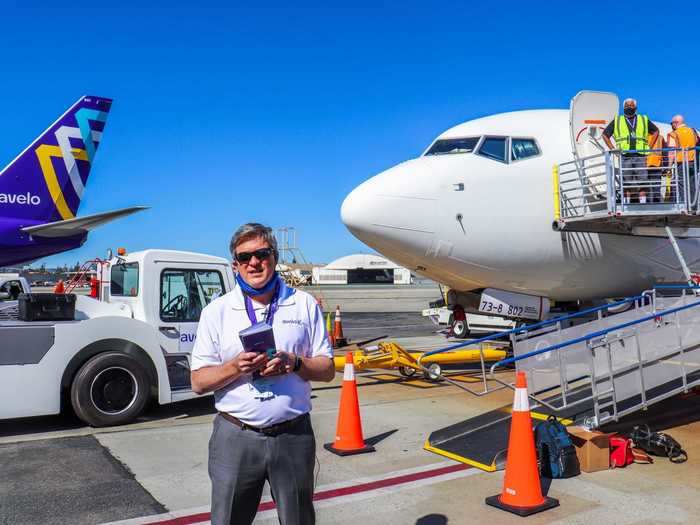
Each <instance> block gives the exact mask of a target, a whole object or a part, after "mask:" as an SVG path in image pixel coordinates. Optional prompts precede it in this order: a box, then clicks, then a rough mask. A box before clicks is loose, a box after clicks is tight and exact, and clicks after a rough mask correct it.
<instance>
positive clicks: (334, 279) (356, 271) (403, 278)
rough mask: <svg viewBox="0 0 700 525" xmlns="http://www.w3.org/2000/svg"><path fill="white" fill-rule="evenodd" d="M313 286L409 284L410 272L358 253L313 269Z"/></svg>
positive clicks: (376, 256) (379, 258)
mask: <svg viewBox="0 0 700 525" xmlns="http://www.w3.org/2000/svg"><path fill="white" fill-rule="evenodd" d="M312 280H313V284H411V272H410V271H409V270H408V269H407V268H404V267H402V266H399V265H397V264H396V263H393V262H391V261H390V260H389V259H386V258H384V257H382V256H380V255H374V254H366V253H359V254H355V255H347V256H345V257H341V258H340V259H336V260H335V261H333V262H332V263H330V264H328V265H326V266H324V267H316V268H314V269H313V277H312Z"/></svg>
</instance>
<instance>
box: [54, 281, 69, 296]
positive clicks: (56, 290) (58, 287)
mask: <svg viewBox="0 0 700 525" xmlns="http://www.w3.org/2000/svg"><path fill="white" fill-rule="evenodd" d="M53 293H66V287H65V285H64V284H63V279H59V280H58V282H57V283H56V286H54V289H53Z"/></svg>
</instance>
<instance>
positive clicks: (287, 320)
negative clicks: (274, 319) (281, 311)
mask: <svg viewBox="0 0 700 525" xmlns="http://www.w3.org/2000/svg"><path fill="white" fill-rule="evenodd" d="M282 323H283V324H296V325H299V326H301V325H302V324H303V323H302V322H301V319H283V320H282Z"/></svg>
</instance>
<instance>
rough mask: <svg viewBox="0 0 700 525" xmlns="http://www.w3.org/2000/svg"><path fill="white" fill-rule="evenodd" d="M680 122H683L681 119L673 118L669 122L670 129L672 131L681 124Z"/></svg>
mask: <svg viewBox="0 0 700 525" xmlns="http://www.w3.org/2000/svg"><path fill="white" fill-rule="evenodd" d="M681 122H683V121H682V120H681V119H679V118H674V119H673V120H672V121H671V127H672V128H673V129H676V128H677V127H678V126H679V125H680V124H681Z"/></svg>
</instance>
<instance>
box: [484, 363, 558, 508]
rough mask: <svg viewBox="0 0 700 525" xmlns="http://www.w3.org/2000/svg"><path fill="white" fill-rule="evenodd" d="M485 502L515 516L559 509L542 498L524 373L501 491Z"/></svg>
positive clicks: (519, 376) (517, 386) (518, 382)
mask: <svg viewBox="0 0 700 525" xmlns="http://www.w3.org/2000/svg"><path fill="white" fill-rule="evenodd" d="M486 503H487V504H488V505H491V506H493V507H498V508H499V509H503V510H507V511H508V512H512V513H513V514H517V515H518V516H529V515H531V514H535V513H536V512H541V511H543V510H547V509H551V508H553V507H558V506H559V500H556V499H554V498H548V497H546V496H543V495H542V487H541V486H540V474H539V471H538V470H537V454H536V452H535V435H534V432H533V431H532V418H531V417H530V403H529V401H528V397H527V379H526V378H525V372H518V374H517V376H516V379H515V396H514V399H513V416H512V419H511V423H510V437H509V438H508V457H507V459H506V474H505V477H504V478H503V492H502V493H501V494H499V495H496V496H491V497H488V498H486Z"/></svg>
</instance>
